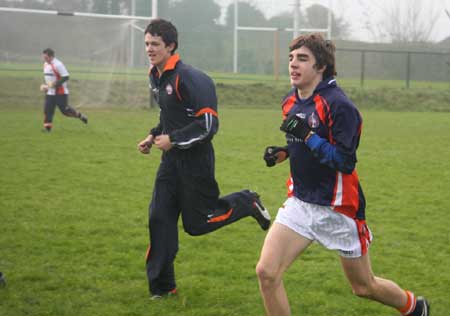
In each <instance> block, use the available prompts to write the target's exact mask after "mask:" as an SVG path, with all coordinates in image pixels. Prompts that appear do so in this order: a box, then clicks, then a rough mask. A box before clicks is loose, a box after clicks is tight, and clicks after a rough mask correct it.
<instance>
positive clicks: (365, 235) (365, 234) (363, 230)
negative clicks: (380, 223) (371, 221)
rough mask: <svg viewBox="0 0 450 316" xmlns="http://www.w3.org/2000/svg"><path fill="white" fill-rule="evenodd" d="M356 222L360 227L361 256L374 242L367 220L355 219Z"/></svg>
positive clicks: (358, 227)
mask: <svg viewBox="0 0 450 316" xmlns="http://www.w3.org/2000/svg"><path fill="white" fill-rule="evenodd" d="M355 222H356V227H357V229H358V237H359V242H360V244H361V256H364V255H365V254H366V253H367V250H368V249H369V245H370V243H371V242H372V236H371V235H370V230H369V227H367V224H366V221H365V220H361V219H355Z"/></svg>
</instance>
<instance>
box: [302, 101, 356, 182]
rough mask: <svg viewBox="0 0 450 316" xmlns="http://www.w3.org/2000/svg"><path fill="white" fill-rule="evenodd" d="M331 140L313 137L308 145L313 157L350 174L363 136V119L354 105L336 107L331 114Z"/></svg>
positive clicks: (315, 135)
mask: <svg viewBox="0 0 450 316" xmlns="http://www.w3.org/2000/svg"><path fill="white" fill-rule="evenodd" d="M331 120H332V125H331V136H330V137H331V139H329V140H327V139H324V138H322V137H320V136H318V135H317V134H314V135H312V136H311V137H310V138H309V139H308V141H307V142H306V145H307V146H308V147H309V148H310V149H311V151H312V152H313V155H314V156H315V157H316V158H318V159H319V161H320V162H321V163H322V164H325V165H327V166H329V167H331V168H333V169H336V170H338V171H341V172H343V173H347V174H350V173H352V172H353V170H354V169H355V165H356V149H357V148H358V145H359V139H360V135H361V126H362V119H361V115H360V114H359V111H358V110H357V109H356V108H355V107H354V106H352V105H348V104H343V105H338V106H335V107H334V111H332V112H331Z"/></svg>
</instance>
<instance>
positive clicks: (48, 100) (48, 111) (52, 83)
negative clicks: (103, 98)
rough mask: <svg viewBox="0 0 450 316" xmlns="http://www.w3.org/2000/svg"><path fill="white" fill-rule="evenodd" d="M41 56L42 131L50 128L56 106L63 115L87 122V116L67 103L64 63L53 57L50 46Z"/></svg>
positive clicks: (67, 78)
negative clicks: (43, 99) (42, 61)
mask: <svg viewBox="0 0 450 316" xmlns="http://www.w3.org/2000/svg"><path fill="white" fill-rule="evenodd" d="M42 58H43V59H44V80H45V84H42V85H41V87H40V90H41V91H43V92H45V105H44V129H43V131H45V132H50V131H51V130H52V127H53V116H54V114H55V108H56V106H58V108H59V110H60V111H61V113H62V114H64V115H65V116H68V117H74V118H78V119H80V120H81V121H82V122H83V123H85V124H87V122H88V119H87V117H86V116H85V115H83V114H82V113H81V112H78V111H77V110H75V109H74V108H72V107H70V106H69V104H68V101H69V89H68V88H67V81H68V80H69V72H68V71H67V69H66V67H65V66H64V64H63V63H62V62H61V61H60V60H59V59H57V58H56V57H55V52H54V51H53V49H51V48H46V49H44V51H43V52H42Z"/></svg>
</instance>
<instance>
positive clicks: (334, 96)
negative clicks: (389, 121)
mask: <svg viewBox="0 0 450 316" xmlns="http://www.w3.org/2000/svg"><path fill="white" fill-rule="evenodd" d="M282 111H283V118H286V117H287V116H288V115H291V114H297V113H298V115H299V116H300V117H302V118H304V119H306V120H307V122H308V125H309V127H310V128H311V129H312V130H313V131H314V132H315V134H313V135H312V136H311V137H309V138H308V140H307V141H306V143H305V142H303V141H302V140H301V139H298V138H296V137H294V136H293V135H291V134H286V140H287V143H288V151H289V159H290V171H291V179H289V180H288V185H289V188H290V190H289V191H290V192H289V193H288V194H289V195H295V196H296V197H298V198H299V199H300V200H302V201H305V202H308V203H313V204H318V205H325V206H331V207H332V208H333V209H334V210H335V211H338V212H340V213H342V214H345V215H347V216H349V217H351V218H358V219H365V214H364V213H365V198H364V194H363V192H362V189H361V185H360V183H359V179H358V175H357V173H356V170H355V164H356V150H357V148H358V145H359V139H360V135H361V127H362V118H361V115H360V113H359V111H358V110H357V108H356V107H355V105H354V104H353V103H352V102H351V101H350V100H349V99H348V97H347V96H346V95H345V93H344V92H343V91H342V90H341V89H340V88H339V87H338V86H337V84H336V80H335V79H334V78H327V79H325V80H323V81H322V82H320V83H319V85H318V86H317V87H316V89H315V90H314V92H313V94H312V95H311V96H310V97H309V98H307V99H300V97H299V95H298V92H297V89H296V88H293V89H292V90H291V91H290V92H289V93H288V95H287V96H286V97H285V99H284V101H283V103H282ZM289 181H290V182H289Z"/></svg>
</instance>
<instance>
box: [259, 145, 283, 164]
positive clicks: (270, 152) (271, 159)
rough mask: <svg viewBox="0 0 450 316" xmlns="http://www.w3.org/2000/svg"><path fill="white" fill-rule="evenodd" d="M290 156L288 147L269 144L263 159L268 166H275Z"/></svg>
mask: <svg viewBox="0 0 450 316" xmlns="http://www.w3.org/2000/svg"><path fill="white" fill-rule="evenodd" d="M287 157H289V153H288V151H287V147H278V146H269V147H266V150H264V156H263V159H264V161H265V162H266V166H267V167H273V166H275V165H276V164H277V163H280V162H282V161H284V160H286V158H287Z"/></svg>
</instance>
